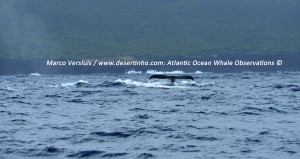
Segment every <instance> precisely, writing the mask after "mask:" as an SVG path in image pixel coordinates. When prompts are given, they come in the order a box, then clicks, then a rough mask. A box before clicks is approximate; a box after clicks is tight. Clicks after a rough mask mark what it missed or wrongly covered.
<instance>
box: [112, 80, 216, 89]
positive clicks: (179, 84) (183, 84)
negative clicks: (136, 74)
mask: <svg viewBox="0 0 300 159" xmlns="http://www.w3.org/2000/svg"><path fill="white" fill-rule="evenodd" d="M114 83H115V84H118V85H120V84H122V85H124V86H136V87H157V88H191V87H201V86H211V85H214V82H210V83H200V84H199V83H196V82H195V81H185V80H182V81H176V82H174V83H173V84H172V83H170V81H169V80H161V81H153V80H149V81H148V82H140V81H134V80H131V79H124V80H123V79H118V80H116V81H115V82H114Z"/></svg>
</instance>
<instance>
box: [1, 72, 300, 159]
mask: <svg viewBox="0 0 300 159" xmlns="http://www.w3.org/2000/svg"><path fill="white" fill-rule="evenodd" d="M157 72H159V71H153V70H152V71H147V72H146V73H143V72H139V71H136V72H135V71H131V72H127V73H124V74H94V75H41V74H39V73H33V74H31V75H10V76H0V79H1V80H0V83H1V85H0V159H21V158H22V159H23V158H51V159H52V158H121V159H123V158H124V159H126V158H128V159H131V158H133V159H135V158H136V159H146V158H147V159H148V158H159V159H166V158H171V159H175V158H176V159H177V158H178V159H194V158H207V159H210V158H259V159H264V158H272V159H277V158H278V159H282V158H288V159H298V158H300V104H299V103H300V96H299V92H300V72H276V73H259V72H244V73H207V72H204V73H202V72H200V71H198V72H195V73H185V72H183V71H181V72H180V71H176V72H168V73H169V74H173V73H176V74H190V75H193V76H194V77H195V81H185V80H177V81H176V83H175V85H170V82H169V81H168V80H151V81H149V76H150V75H151V73H157ZM159 73H166V72H159Z"/></svg>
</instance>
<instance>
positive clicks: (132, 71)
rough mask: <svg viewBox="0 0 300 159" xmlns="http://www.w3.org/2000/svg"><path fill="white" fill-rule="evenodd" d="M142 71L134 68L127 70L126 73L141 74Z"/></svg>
mask: <svg viewBox="0 0 300 159" xmlns="http://www.w3.org/2000/svg"><path fill="white" fill-rule="evenodd" d="M142 73H143V72H142V71H134V70H130V71H128V72H126V74H129V75H132V74H142Z"/></svg>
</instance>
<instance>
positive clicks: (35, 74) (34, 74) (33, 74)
mask: <svg viewBox="0 0 300 159" xmlns="http://www.w3.org/2000/svg"><path fill="white" fill-rule="evenodd" d="M30 76H41V74H39V73H32V74H30Z"/></svg>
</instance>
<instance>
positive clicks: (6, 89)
mask: <svg viewBox="0 0 300 159" xmlns="http://www.w3.org/2000/svg"><path fill="white" fill-rule="evenodd" d="M0 90H1V91H9V92H13V91H14V89H12V88H11V87H4V88H0Z"/></svg>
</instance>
